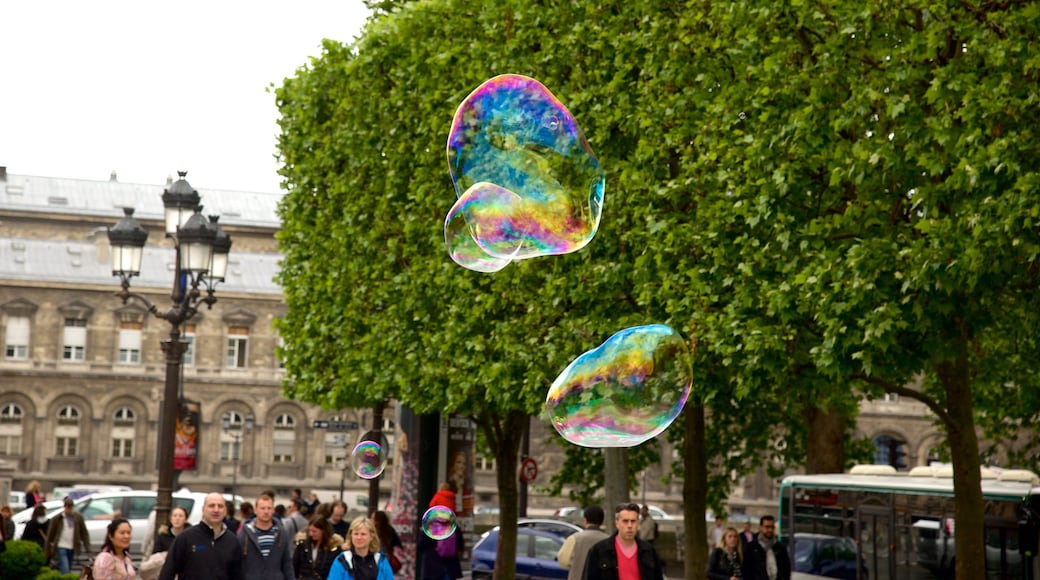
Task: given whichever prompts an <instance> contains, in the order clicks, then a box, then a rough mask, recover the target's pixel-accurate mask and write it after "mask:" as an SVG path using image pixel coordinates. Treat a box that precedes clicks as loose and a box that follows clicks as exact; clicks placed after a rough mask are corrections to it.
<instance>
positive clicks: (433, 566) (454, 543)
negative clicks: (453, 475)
mask: <svg viewBox="0 0 1040 580" xmlns="http://www.w3.org/2000/svg"><path fill="white" fill-rule="evenodd" d="M455 499H456V495H455V484H454V483H452V482H451V481H445V482H444V483H442V484H441V486H440V489H438V490H437V493H435V494H433V497H432V498H431V499H430V504H429V507H431V508H432V507H434V506H440V507H443V508H447V509H449V510H451V512H452V514H454V513H455ZM417 547H418V549H419V552H420V553H421V554H422V578H423V580H451V579H452V578H462V561H461V560H460V559H459V555H460V554H462V553H463V552H465V542H464V540H463V536H462V530H460V529H458V528H455V531H453V532H452V533H451V535H449V536H448V537H446V538H442V539H439V540H434V539H433V538H430V537H429V536H428V535H426V534H425V533H420V534H419V542H418V546H417Z"/></svg>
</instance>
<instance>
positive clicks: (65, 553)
mask: <svg viewBox="0 0 1040 580" xmlns="http://www.w3.org/2000/svg"><path fill="white" fill-rule="evenodd" d="M75 557H76V552H74V551H73V550H72V549H71V548H58V571H60V572H61V573H62V574H68V573H69V572H70V571H72V559H73V558H75Z"/></svg>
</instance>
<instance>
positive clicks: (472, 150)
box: [444, 74, 606, 272]
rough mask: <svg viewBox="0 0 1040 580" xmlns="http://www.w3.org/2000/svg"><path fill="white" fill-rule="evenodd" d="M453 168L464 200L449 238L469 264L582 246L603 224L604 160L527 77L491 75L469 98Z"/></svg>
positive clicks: (452, 140)
mask: <svg viewBox="0 0 1040 580" xmlns="http://www.w3.org/2000/svg"><path fill="white" fill-rule="evenodd" d="M448 169H449V172H450V173H451V180H452V183H453V184H454V186H455V193H456V195H457V197H458V200H457V201H456V202H455V205H454V206H452V208H451V210H450V211H449V212H448V215H447V217H446V218H445V220H444V241H445V244H446V245H447V247H448V253H449V254H450V255H451V258H452V260H454V261H455V262H456V263H458V264H459V265H461V266H463V267H465V268H468V269H470V270H475V271H478V272H495V271H498V270H501V269H502V268H504V267H506V266H507V265H508V264H509V262H511V261H513V260H522V259H526V258H533V257H536V256H549V255H556V254H568V253H571V252H576V251H578V250H580V249H582V248H584V247H585V246H586V245H587V244H588V243H589V242H590V241H591V240H592V238H593V236H595V235H596V230H597V229H598V228H599V221H600V215H601V214H602V211H603V189H604V185H605V182H606V177H605V175H604V172H603V167H602V166H601V165H600V163H599V161H598V160H597V159H596V156H595V155H594V154H593V152H592V149H591V148H590V147H589V144H588V142H587V141H586V140H585V136H584V134H583V133H582V130H581V128H580V127H579V126H578V123H577V121H576V120H575V119H574V116H573V115H571V113H570V111H568V110H567V107H565V106H564V105H563V103H561V102H560V100H559V99H557V98H556V97H555V96H554V95H553V94H552V93H551V92H549V89H547V88H545V86H544V85H543V84H542V83H540V82H538V81H537V80H535V79H532V78H530V77H526V76H523V75H515V74H506V75H500V76H497V77H494V78H492V79H489V80H487V81H485V82H484V83H483V84H481V85H480V86H479V87H477V88H476V89H475V90H474V91H473V92H472V93H470V94H469V96H468V97H466V99H465V100H463V101H462V104H460V105H459V108H458V109H457V110H456V111H455V117H454V119H453V120H452V123H451V131H450V132H449V134H448Z"/></svg>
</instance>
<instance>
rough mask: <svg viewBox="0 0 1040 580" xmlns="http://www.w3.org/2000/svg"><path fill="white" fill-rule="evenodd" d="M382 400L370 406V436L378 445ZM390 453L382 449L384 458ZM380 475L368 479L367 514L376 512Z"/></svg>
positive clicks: (380, 432) (381, 426)
mask: <svg viewBox="0 0 1040 580" xmlns="http://www.w3.org/2000/svg"><path fill="white" fill-rule="evenodd" d="M383 405H384V402H383V401H379V402H378V403H376V406H375V407H373V408H372V438H373V439H375V441H376V443H378V444H379V445H382V444H383ZM388 453H390V450H389V449H383V457H384V460H385V458H386V457H387V454H388ZM380 479H382V476H379V477H373V478H372V479H370V480H368V516H369V517H372V514H374V513H376V510H378V509H379V480H380ZM459 495H460V496H461V495H462V490H461V489H460V490H459Z"/></svg>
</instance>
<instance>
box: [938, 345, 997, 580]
mask: <svg viewBox="0 0 1040 580" xmlns="http://www.w3.org/2000/svg"><path fill="white" fill-rule="evenodd" d="M960 346H961V351H960V353H958V357H957V358H956V359H954V360H952V361H944V362H941V363H939V364H937V365H936V366H935V370H936V373H937V374H938V377H939V380H940V381H941V382H942V385H943V387H944V388H945V390H946V409H947V412H948V413H949V417H950V419H949V422H948V423H947V424H946V437H947V439H948V441H949V445H950V455H952V456H953V486H954V490H956V496H955V497H954V503H953V515H954V522H955V523H956V526H957V527H956V537H957V542H956V545H955V550H956V556H955V557H956V560H957V561H956V575H957V578H985V577H986V551H985V547H984V546H985V544H984V541H985V533H984V530H983V522H984V511H985V510H984V504H983V501H982V477H981V475H980V473H979V467H980V462H979V439H978V436H977V435H976V433H975V418H974V414H973V405H972V397H971V377H970V372H971V371H970V368H969V364H968V357H967V353H966V351H965V349H964V346H965V345H964V342H963V340H962V341H961V344H960Z"/></svg>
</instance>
